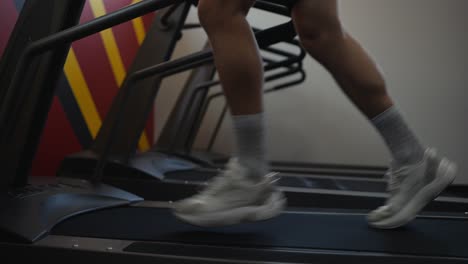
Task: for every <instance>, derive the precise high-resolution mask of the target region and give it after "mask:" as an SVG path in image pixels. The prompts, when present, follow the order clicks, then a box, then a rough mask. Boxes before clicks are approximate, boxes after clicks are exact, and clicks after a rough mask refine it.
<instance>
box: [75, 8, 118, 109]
mask: <svg viewBox="0 0 468 264" xmlns="http://www.w3.org/2000/svg"><path fill="white" fill-rule="evenodd" d="M93 18H94V16H93V13H92V10H91V7H90V5H89V3H88V2H86V5H85V7H84V10H83V15H82V18H81V22H84V21H89V20H91V19H93ZM73 49H74V51H75V53H76V57H77V59H78V62H79V63H80V66H81V70H82V71H83V75H84V78H85V80H86V82H87V84H88V87H89V89H90V92H91V95H92V96H93V99H94V102H95V104H96V107H97V110H98V112H99V115H100V116H101V118H103V117H104V116H105V115H106V114H107V111H108V110H109V108H110V106H111V104H112V100H113V98H114V96H115V95H116V94H117V91H118V86H117V83H116V80H115V78H114V73H113V72H112V68H111V65H110V62H109V60H108V58H107V54H106V50H105V48H104V44H103V42H102V39H101V37H100V35H99V34H94V35H92V36H89V37H87V38H84V39H81V40H79V41H76V42H75V43H73Z"/></svg>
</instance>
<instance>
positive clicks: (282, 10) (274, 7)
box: [254, 0, 291, 16]
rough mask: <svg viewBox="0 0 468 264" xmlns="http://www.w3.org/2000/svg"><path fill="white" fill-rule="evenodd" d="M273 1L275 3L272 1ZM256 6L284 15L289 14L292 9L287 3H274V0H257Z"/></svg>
mask: <svg viewBox="0 0 468 264" xmlns="http://www.w3.org/2000/svg"><path fill="white" fill-rule="evenodd" d="M272 2H273V3H272ZM254 7H255V8H258V9H261V10H264V11H268V12H272V13H276V14H279V15H284V16H289V15H290V13H291V11H290V10H289V8H288V6H287V5H284V4H283V3H274V1H270V0H268V1H261V0H257V1H255V4H254Z"/></svg>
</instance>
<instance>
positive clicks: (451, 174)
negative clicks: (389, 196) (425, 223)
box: [369, 159, 457, 229]
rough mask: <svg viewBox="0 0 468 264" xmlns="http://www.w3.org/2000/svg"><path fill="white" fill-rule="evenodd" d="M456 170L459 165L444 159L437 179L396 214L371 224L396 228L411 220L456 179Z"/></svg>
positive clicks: (370, 223)
mask: <svg viewBox="0 0 468 264" xmlns="http://www.w3.org/2000/svg"><path fill="white" fill-rule="evenodd" d="M456 172H457V166H456V165H455V164H454V163H452V162H450V161H448V160H446V159H443V160H442V161H441V162H440V165H439V167H438V168H437V174H436V179H435V180H434V181H432V182H431V183H430V184H428V185H426V186H425V187H424V188H422V189H421V190H420V191H419V192H418V193H416V195H415V196H414V197H413V199H411V200H410V201H409V202H408V203H407V205H406V206H405V207H403V208H402V209H401V210H400V211H399V212H398V213H396V214H395V215H393V216H391V217H389V218H386V219H383V220H380V221H376V222H369V225H370V226H372V227H375V228H378V229H394V228H398V227H401V226H404V225H406V224H407V223H409V222H411V221H412V220H414V219H415V218H416V216H417V215H418V213H419V212H420V211H421V210H422V209H423V208H424V207H425V206H426V205H427V204H429V203H430V202H431V201H432V200H434V199H435V198H437V197H438V196H439V195H440V194H441V193H442V191H443V190H445V188H447V187H448V186H449V185H450V184H451V183H452V182H453V181H454V180H455V175H456Z"/></svg>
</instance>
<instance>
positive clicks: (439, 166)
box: [367, 148, 457, 229]
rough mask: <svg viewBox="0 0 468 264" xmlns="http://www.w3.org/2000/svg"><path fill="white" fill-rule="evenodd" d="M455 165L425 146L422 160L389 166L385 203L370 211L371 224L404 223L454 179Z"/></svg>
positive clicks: (393, 225) (385, 226) (386, 226)
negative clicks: (408, 164) (413, 163)
mask: <svg viewBox="0 0 468 264" xmlns="http://www.w3.org/2000/svg"><path fill="white" fill-rule="evenodd" d="M456 171H457V166H456V165H455V164H454V163H453V162H451V161H449V160H448V159H446V158H441V157H440V156H438V154H437V152H436V150H434V149H431V148H429V149H427V150H426V152H425V154H424V158H423V160H422V161H421V162H420V163H418V164H416V165H412V166H408V167H402V168H399V169H398V170H394V169H392V168H391V169H390V170H389V171H388V172H387V174H386V176H387V177H389V184H388V190H389V192H390V197H389V198H388V200H387V202H386V204H385V205H384V206H381V207H379V208H377V209H376V210H374V211H372V212H371V213H370V214H369V215H368V217H367V219H368V222H369V224H370V225H371V226H372V227H375V228H380V229H393V228H398V227H401V226H404V225H406V224H407V223H409V222H411V221H412V220H413V219H414V218H416V216H417V214H418V213H419V212H420V211H421V210H422V209H423V208H424V207H425V206H426V205H427V204H428V203H430V202H431V201H432V200H434V199H435V198H436V197H437V196H439V194H440V193H441V192H442V191H443V190H444V189H445V188H447V187H448V186H449V185H450V184H451V183H452V182H453V181H454V179H455V174H456Z"/></svg>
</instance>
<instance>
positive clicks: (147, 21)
mask: <svg viewBox="0 0 468 264" xmlns="http://www.w3.org/2000/svg"><path fill="white" fill-rule="evenodd" d="M155 17H156V12H151V13H149V14H147V15H144V16H143V17H142V18H143V25H145V30H146V32H148V30H149V29H150V28H151V26H152V25H153V20H154V18H155Z"/></svg>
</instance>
